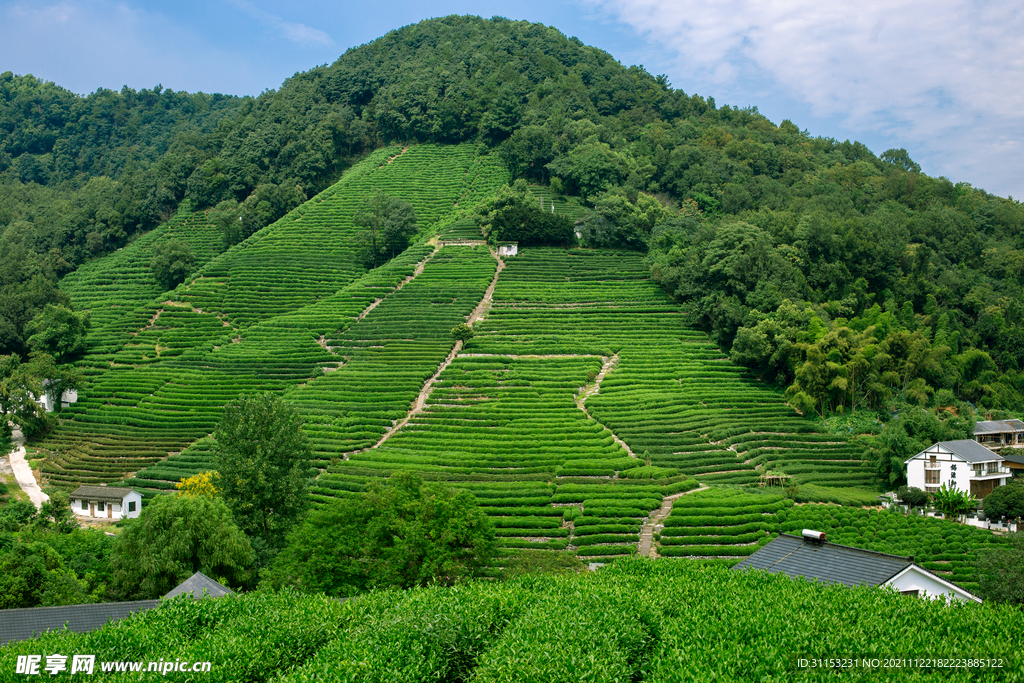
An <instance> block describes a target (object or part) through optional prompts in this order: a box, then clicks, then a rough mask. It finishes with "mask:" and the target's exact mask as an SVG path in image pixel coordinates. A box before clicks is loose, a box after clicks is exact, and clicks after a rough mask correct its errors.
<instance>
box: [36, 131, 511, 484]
mask: <svg viewBox="0 0 1024 683" xmlns="http://www.w3.org/2000/svg"><path fill="white" fill-rule="evenodd" d="M389 162H390V163H389ZM493 166H494V165H493V163H492V162H490V161H488V159H487V158H486V157H478V156H477V154H476V147H474V146H472V145H464V146H460V147H451V148H437V147H431V146H420V147H414V148H409V149H407V150H406V152H405V153H404V154H403V150H402V149H401V148H389V149H382V150H380V151H379V152H377V153H375V154H373V155H371V156H370V157H368V158H367V159H366V160H364V161H363V162H362V163H361V164H360V165H358V166H357V167H355V168H354V169H352V171H351V172H350V173H348V174H346V176H345V177H344V178H343V179H342V180H341V181H339V183H338V184H336V185H335V186H333V187H332V188H331V189H330V190H328V191H327V192H324V193H322V194H321V195H318V196H317V197H316V198H314V199H313V200H311V201H309V202H307V203H306V204H304V205H303V206H301V207H299V208H298V209H296V210H295V211H294V212H292V213H290V214H289V215H288V216H286V217H285V218H283V219H281V220H280V221H278V222H277V223H275V224H274V225H272V226H270V227H268V228H266V229H264V230H262V231H260V232H259V233H257V234H255V235H253V236H252V237H251V238H249V239H248V240H246V241H244V242H243V243H241V244H239V245H237V246H236V247H234V248H232V249H230V250H229V251H227V252H225V253H223V254H221V255H220V256H218V257H216V258H214V259H212V260H211V261H209V262H208V263H207V264H206V265H205V266H203V267H202V268H201V269H200V270H199V271H198V272H197V273H196V274H195V275H194V276H193V277H192V278H191V279H190V280H189V282H187V283H185V284H183V285H181V286H179V287H178V289H177V290H175V291H174V292H172V293H166V294H162V295H159V296H157V297H156V298H155V299H153V298H151V291H147V289H146V287H142V288H138V289H134V290H130V294H129V296H126V297H125V300H124V304H126V306H125V307H126V308H128V309H129V312H125V313H123V314H122V315H121V316H119V317H118V318H117V320H116V324H111V325H107V326H104V327H101V328H100V330H99V333H98V334H97V335H96V337H97V341H96V342H95V343H94V346H93V348H92V350H90V351H89V352H88V353H87V354H86V355H85V356H84V357H83V358H82V360H81V361H79V366H80V367H81V368H83V369H84V370H86V372H87V383H86V385H85V386H84V387H83V389H82V391H81V392H80V398H79V401H78V403H76V404H75V405H74V406H72V407H71V408H69V409H68V410H67V411H66V412H65V413H63V414H62V418H63V421H64V422H63V424H62V425H60V426H59V427H58V428H57V430H56V431H55V432H54V433H53V434H52V435H50V436H48V437H47V438H46V439H45V440H44V441H43V442H41V443H40V446H41V447H42V448H44V449H47V450H51V451H52V452H53V453H54V457H53V458H50V459H48V460H47V462H46V464H45V466H44V470H45V472H46V475H45V476H46V478H47V479H48V480H50V481H52V482H54V483H60V484H62V485H66V486H72V485H75V484H77V483H79V482H92V481H111V480H115V479H120V478H122V477H124V476H125V475H126V474H127V473H129V472H134V471H136V470H138V469H140V468H141V467H144V466H146V465H149V464H153V463H154V462H156V461H157V460H160V459H163V458H165V457H167V455H168V454H169V453H171V452H175V451H180V450H182V449H184V448H185V447H186V446H188V445H189V444H190V443H191V442H193V441H196V440H197V439H200V438H202V437H203V436H205V435H206V434H208V433H210V432H212V430H213V427H214V426H215V425H216V423H217V420H218V419H219V414H220V407H221V406H222V405H223V404H224V403H225V402H226V401H228V400H230V399H232V398H235V397H237V396H238V394H239V393H242V392H243V391H257V390H262V391H275V392H282V391H284V390H286V389H289V388H294V387H296V386H297V385H298V384H301V383H303V382H306V381H308V380H311V379H313V377H314V376H315V375H317V374H321V373H322V372H323V369H324V367H331V368H333V367H336V366H337V365H338V363H339V361H340V358H339V356H338V355H337V354H335V353H333V352H332V351H331V349H330V348H329V347H328V345H326V344H325V345H321V344H319V343H318V339H321V338H323V337H324V335H334V334H337V333H338V332H340V331H341V330H343V329H344V328H345V327H347V326H348V325H351V324H352V323H354V322H355V321H356V320H355V319H356V318H357V317H358V316H359V314H360V313H361V312H362V311H363V310H364V309H366V308H367V307H368V306H369V305H370V304H371V303H372V302H373V301H374V300H375V299H377V298H382V297H383V296H384V295H385V294H387V293H388V292H389V291H391V290H392V289H394V288H395V287H396V286H397V285H398V283H399V282H401V280H402V279H403V278H405V277H407V276H408V275H410V274H411V270H412V267H413V265H414V264H415V263H416V262H417V261H419V260H420V259H422V258H423V257H424V256H426V254H427V253H429V248H423V247H419V248H414V249H413V250H412V251H410V252H407V253H406V254H404V255H403V256H402V257H401V258H400V259H398V260H396V261H395V262H393V263H391V264H389V265H388V266H387V267H386V268H384V269H379V270H376V271H374V272H372V273H369V274H366V275H365V276H364V275H363V274H364V273H365V268H364V267H363V266H362V265H361V264H360V263H359V262H358V258H357V255H356V250H357V246H356V244H355V240H354V239H353V235H354V232H355V230H356V228H355V227H354V226H353V225H352V223H351V217H352V211H353V209H354V207H355V206H356V205H357V204H359V203H360V202H362V201H364V200H365V199H366V197H367V196H368V195H370V194H372V191H373V190H374V189H379V188H380V189H386V190H387V191H388V192H390V193H392V194H394V195H396V196H401V197H404V198H407V200H408V201H410V202H412V203H413V205H414V206H415V208H416V210H417V215H418V218H419V221H420V222H421V224H423V225H425V226H430V225H431V224H433V223H434V222H436V221H438V220H439V219H441V218H442V217H443V216H444V215H445V214H446V213H447V212H450V211H452V209H453V207H454V205H455V204H456V203H457V202H459V201H460V200H462V201H472V200H473V197H475V196H477V195H479V194H487V193H489V192H490V191H493V188H494V185H495V183H497V182H500V181H501V180H502V179H503V177H504V176H503V175H502V174H501V173H500V172H498V173H497V174H494V173H491V172H489V169H492V168H493ZM145 249H146V245H145V244H143V245H140V246H139V247H138V249H137V251H138V252H140V253H143V252H144V251H145ZM122 253H123V252H122ZM119 257H120V254H119V255H118V256H115V257H113V258H115V259H118V258H119ZM129 257H130V255H129ZM121 258H123V257H121ZM142 258H145V257H144V255H143V256H142ZM97 267H98V266H97ZM133 276H134V273H133V272H132V271H131V270H130V269H123V270H121V271H120V272H119V273H117V274H115V275H111V276H110V279H111V280H112V282H113V283H114V284H113V285H111V286H119V287H121V288H122V290H123V291H128V288H129V287H130V282H131V280H132V279H133ZM75 284H77V283H75ZM86 289H88V285H87V284H86V285H84V286H83V290H86ZM92 291H96V290H92ZM147 295H150V296H147ZM86 296H87V295H86ZM94 296H95V295H94ZM147 298H148V299H149V300H148V301H147V300H146V299H147ZM83 301H85V302H87V303H88V302H89V301H90V300H89V299H84V300H83ZM92 301H95V302H96V303H94V304H92V305H97V306H99V307H101V308H104V307H106V306H108V305H109V302H107V301H104V300H99V299H98V298H96V299H92ZM475 301H476V300H475V299H474V301H473V304H472V305H475ZM471 307H472V306H471ZM453 324H454V323H453ZM447 329H450V326H449V327H448V328H447ZM446 331H447V330H446ZM447 343H448V344H449V345H450V338H449V339H448V340H447ZM442 358H443V354H442ZM435 366H436V363H435ZM428 374H429V373H428ZM417 390H418V389H417ZM396 409H397V410H402V409H404V405H403V406H400V407H398V408H396Z"/></svg>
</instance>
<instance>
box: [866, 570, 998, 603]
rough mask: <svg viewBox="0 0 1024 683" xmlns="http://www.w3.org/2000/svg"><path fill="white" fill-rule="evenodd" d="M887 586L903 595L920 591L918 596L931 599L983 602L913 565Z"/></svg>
mask: <svg viewBox="0 0 1024 683" xmlns="http://www.w3.org/2000/svg"><path fill="white" fill-rule="evenodd" d="M886 585H889V586H892V587H893V588H895V589H896V590H898V591H899V592H901V593H904V592H907V591H918V595H920V596H922V597H929V598H939V597H945V598H949V599H951V600H969V601H973V602H981V601H980V600H978V599H977V598H976V597H974V596H973V595H971V594H970V593H968V592H967V591H965V590H963V589H962V588H959V587H958V586H954V585H953V584H951V583H949V582H948V581H943V580H942V579H940V578H939V577H937V576H934V575H933V574H930V573H929V572H926V571H925V570H923V569H921V568H919V567H917V566H916V565H911V566H909V567H907V568H906V569H904V570H903V571H902V572H900V573H899V574H897V575H896V576H894V577H893V578H891V579H890V580H889V581H888V582H887V583H886Z"/></svg>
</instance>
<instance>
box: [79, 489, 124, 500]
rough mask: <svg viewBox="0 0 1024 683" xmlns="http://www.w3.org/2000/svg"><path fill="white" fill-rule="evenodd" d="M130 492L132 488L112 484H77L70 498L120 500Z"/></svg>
mask: <svg viewBox="0 0 1024 683" xmlns="http://www.w3.org/2000/svg"><path fill="white" fill-rule="evenodd" d="M131 492H132V489H123V488H117V487H114V486H79V487H78V488H77V489H75V492H74V493H72V494H71V499H72V500H74V499H77V498H84V499H86V500H116V501H119V500H122V499H123V498H124V497H125V496H127V495H128V494H129V493H131Z"/></svg>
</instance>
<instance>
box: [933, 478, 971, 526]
mask: <svg viewBox="0 0 1024 683" xmlns="http://www.w3.org/2000/svg"><path fill="white" fill-rule="evenodd" d="M931 497H932V503H933V504H934V505H935V509H936V510H938V511H939V512H941V513H942V514H943V515H945V516H946V518H947V519H948V518H950V517H954V518H957V519H959V517H960V515H965V514H967V513H968V512H971V511H972V510H974V509H975V508H976V507H977V506H978V500H977V499H976V498H975V497H974V496H972V495H971V494H970V493H967V492H966V491H961V490H960V489H955V488H952V487H950V486H949V485H948V484H943V485H942V486H941V487H940V488H939V490H938V491H934V492H933V493H932V494H931Z"/></svg>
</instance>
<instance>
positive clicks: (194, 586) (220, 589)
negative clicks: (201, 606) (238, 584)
mask: <svg viewBox="0 0 1024 683" xmlns="http://www.w3.org/2000/svg"><path fill="white" fill-rule="evenodd" d="M182 593H189V594H191V595H192V597H193V598H194V599H196V600H199V599H201V598H204V597H210V598H219V597H221V596H224V595H234V592H233V591H231V590H230V589H228V588H225V587H224V586H222V585H220V584H219V583H217V582H216V581H214V580H213V579H211V578H210V577H209V576H207V575H206V574H203V573H202V572H196V573H195V574H193V575H192V576H190V577H188V578H187V579H185V580H184V581H182V582H181V583H180V584H179V585H178V586H176V587H175V588H172V589H171V592H170V593H168V594H167V595H165V596H164V597H165V598H173V597H177V596H179V595H181V594H182Z"/></svg>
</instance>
